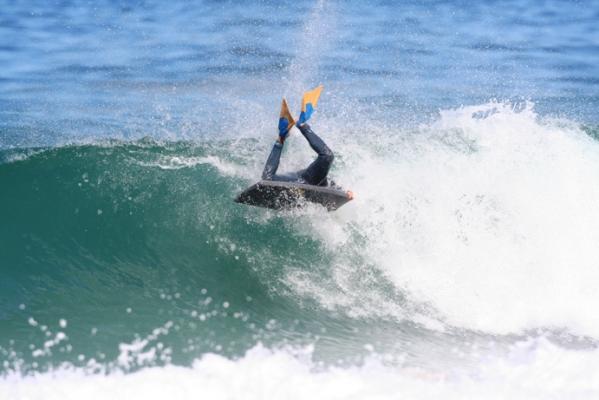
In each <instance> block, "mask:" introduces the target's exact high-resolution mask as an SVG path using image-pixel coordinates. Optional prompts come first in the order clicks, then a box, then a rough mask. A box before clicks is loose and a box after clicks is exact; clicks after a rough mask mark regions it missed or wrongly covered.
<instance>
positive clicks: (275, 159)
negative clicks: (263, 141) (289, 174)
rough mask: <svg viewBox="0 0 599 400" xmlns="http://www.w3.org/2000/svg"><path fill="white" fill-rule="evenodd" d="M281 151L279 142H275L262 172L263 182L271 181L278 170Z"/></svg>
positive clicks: (281, 146) (281, 147)
mask: <svg viewBox="0 0 599 400" xmlns="http://www.w3.org/2000/svg"><path fill="white" fill-rule="evenodd" d="M282 151H283V145H282V144H281V143H279V142H275V144H274V146H273V147H272V150H271V152H270V155H269V156H268V160H266V165H265V166H264V171H262V179H263V180H271V179H272V178H273V177H274V176H275V174H276V173H277V169H279V161H280V160H281V152H282Z"/></svg>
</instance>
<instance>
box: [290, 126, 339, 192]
mask: <svg viewBox="0 0 599 400" xmlns="http://www.w3.org/2000/svg"><path fill="white" fill-rule="evenodd" d="M298 128H299V130H300V131H301V132H302V134H303V135H304V137H305V138H306V139H307V140H308V143H309V144H310V147H312V149H313V150H314V151H315V152H316V153H317V154H318V157H317V158H316V160H314V161H313V162H312V164H310V166H309V167H308V168H306V170H305V171H304V172H303V173H302V175H301V177H302V179H303V180H305V181H306V183H309V184H310V185H321V184H322V183H323V182H324V181H325V179H326V177H327V175H328V173H329V169H330V168H331V164H332V163H333V160H334V158H335V156H334V155H333V152H332V151H331V149H329V148H328V146H327V145H326V144H325V142H324V141H323V140H322V139H321V138H320V137H318V135H317V134H316V133H314V131H312V129H311V128H310V126H309V125H308V124H303V125H301V126H299V127H298Z"/></svg>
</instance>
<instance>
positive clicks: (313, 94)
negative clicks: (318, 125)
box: [297, 85, 323, 125]
mask: <svg viewBox="0 0 599 400" xmlns="http://www.w3.org/2000/svg"><path fill="white" fill-rule="evenodd" d="M322 89H323V86H322V85H320V86H318V87H316V88H314V89H312V90H310V91H309V92H306V93H304V97H302V111H301V113H300V116H299V119H298V121H297V123H298V124H299V125H301V124H303V123H305V122H306V121H308V120H309V119H310V117H311V116H312V113H313V112H314V110H315V109H316V106H317V105H318V99H319V98H320V92H322Z"/></svg>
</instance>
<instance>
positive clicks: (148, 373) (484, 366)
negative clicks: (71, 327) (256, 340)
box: [0, 339, 599, 400]
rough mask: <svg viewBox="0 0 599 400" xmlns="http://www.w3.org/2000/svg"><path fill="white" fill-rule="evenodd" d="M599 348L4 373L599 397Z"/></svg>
mask: <svg viewBox="0 0 599 400" xmlns="http://www.w3.org/2000/svg"><path fill="white" fill-rule="evenodd" d="M598 395H599V353H598V351H597V350H593V351H574V350H564V349H562V348H559V347H556V346H554V345H552V344H551V343H549V342H548V341H546V340H544V339H538V340H530V341H526V342H520V343H517V344H516V345H514V347H513V348H512V350H511V351H510V353H509V354H508V356H507V357H501V358H488V359H481V363H480V364H479V365H477V366H475V367H473V368H471V369H469V370H467V371H460V372H458V371H442V372H430V371H426V370H423V369H420V368H410V367H405V366H397V365H389V364H388V363H386V362H385V361H384V358H383V357H379V356H376V355H373V356H372V357H371V358H369V359H368V360H366V362H365V363H364V365H361V366H349V367H332V368H323V367H322V366H320V364H319V363H317V362H314V361H312V360H311V349H310V348H308V349H306V351H300V352H297V351H291V350H277V351H273V350H268V349H266V348H264V347H262V346H260V345H258V346H256V347H255V348H253V349H251V350H250V351H249V352H248V353H247V354H246V355H245V356H244V357H242V358H240V359H238V360H230V359H227V358H225V357H222V356H219V355H215V354H207V355H205V356H204V357H202V358H201V359H200V360H197V361H196V362H194V364H193V366H192V367H190V368H185V367H178V366H174V365H167V366H165V367H147V368H144V369H142V370H140V371H137V372H134V373H127V374H125V373H123V372H118V371H115V372H108V373H91V374H90V373H88V372H86V370H85V369H81V368H69V367H63V368H61V369H57V370H54V371H51V372H44V373H36V374H35V375H30V376H21V375H19V374H12V375H7V376H5V377H3V378H0V398H2V399H15V400H18V399H30V400H34V399H44V400H52V399H61V400H63V399H82V398H85V399H90V400H93V399H113V398H127V399H144V400H148V399H164V398H174V399H188V398H189V399H192V398H193V399H197V398H205V399H241V398H243V399H272V398H280V399H315V398H318V399H353V398H355V399H400V398H401V399H404V398H409V399H431V398H444V399H454V398H455V399H464V398H477V399H505V398H509V399H527V400H528V399H551V398H555V399H563V398H577V399H593V398H597V396H598Z"/></svg>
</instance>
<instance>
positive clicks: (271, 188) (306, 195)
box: [235, 180, 351, 211]
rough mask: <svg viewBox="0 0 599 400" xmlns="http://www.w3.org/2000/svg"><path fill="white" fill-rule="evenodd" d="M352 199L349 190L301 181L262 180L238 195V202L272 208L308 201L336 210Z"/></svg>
mask: <svg viewBox="0 0 599 400" xmlns="http://www.w3.org/2000/svg"><path fill="white" fill-rule="evenodd" d="M350 200H351V197H350V196H349V195H348V193H347V192H345V191H343V190H339V189H335V188H332V187H326V186H315V185H307V184H305V183H299V182H281V181H266V180H263V181H260V182H258V183H256V184H254V185H252V186H250V187H249V188H247V189H246V190H244V191H243V192H241V194H239V196H237V198H236V199H235V201H236V202H237V203H242V204H248V205H251V206H258V207H266V208H272V209H275V210H281V209H290V208H297V207H301V206H302V205H304V204H305V203H306V202H311V203H317V204H320V205H322V206H323V207H325V208H326V209H327V210H328V211H334V210H336V209H338V208H339V207H341V206H342V205H344V204H345V203H347V202H348V201H350Z"/></svg>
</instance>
